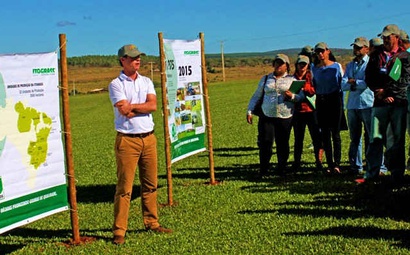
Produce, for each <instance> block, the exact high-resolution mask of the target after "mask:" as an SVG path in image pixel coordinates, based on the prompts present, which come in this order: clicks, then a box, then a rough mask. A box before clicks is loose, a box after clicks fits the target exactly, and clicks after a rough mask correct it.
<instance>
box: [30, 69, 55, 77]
mask: <svg viewBox="0 0 410 255" xmlns="http://www.w3.org/2000/svg"><path fill="white" fill-rule="evenodd" d="M55 73H56V69H55V68H54V67H45V68H33V74H36V75H49V74H55Z"/></svg>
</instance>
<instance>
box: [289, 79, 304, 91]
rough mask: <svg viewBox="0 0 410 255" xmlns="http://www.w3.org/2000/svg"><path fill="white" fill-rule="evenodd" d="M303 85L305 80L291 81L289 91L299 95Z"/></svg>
mask: <svg viewBox="0 0 410 255" xmlns="http://www.w3.org/2000/svg"><path fill="white" fill-rule="evenodd" d="M303 85H305V80H298V81H293V82H292V84H291V85H290V88H289V91H290V92H292V93H293V94H297V93H299V91H300V89H301V88H302V87H303Z"/></svg>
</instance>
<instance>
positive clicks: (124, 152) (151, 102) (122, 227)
mask: <svg viewBox="0 0 410 255" xmlns="http://www.w3.org/2000/svg"><path fill="white" fill-rule="evenodd" d="M143 55H145V54H144V53H142V52H140V51H139V50H138V48H137V47H136V46H135V45H132V44H130V45H125V46H123V47H121V48H120V49H119V50H118V58H119V62H120V64H121V66H122V67H123V70H122V72H121V73H120V75H119V76H118V77H117V78H116V79H114V80H113V81H112V82H111V83H110V85H109V93H110V99H111V102H112V104H113V106H114V115H115V120H114V122H115V129H116V130H117V136H116V140H115V157H116V161H117V179H118V180H117V186H116V192H115V196H114V225H113V232H114V239H113V243H115V244H123V243H124V237H125V232H126V230H127V225H128V213H129V208H130V201H131V193H132V186H133V182H134V176H135V170H136V168H137V165H138V169H139V179H140V182H141V204H142V213H143V220H144V225H145V229H146V230H151V231H153V232H159V233H169V232H171V230H170V229H166V228H163V227H161V226H160V225H159V223H158V212H157V148H156V146H157V140H156V137H155V135H154V122H153V118H152V115H151V112H153V111H155V110H156V109H157V99H156V93H155V90H154V84H153V83H152V81H151V80H150V79H149V78H147V77H145V76H142V75H140V74H139V73H138V70H139V68H140V64H141V56H143Z"/></svg>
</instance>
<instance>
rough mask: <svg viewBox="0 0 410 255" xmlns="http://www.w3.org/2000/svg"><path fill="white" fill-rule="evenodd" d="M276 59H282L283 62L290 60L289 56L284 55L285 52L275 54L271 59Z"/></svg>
mask: <svg viewBox="0 0 410 255" xmlns="http://www.w3.org/2000/svg"><path fill="white" fill-rule="evenodd" d="M277 59H280V60H282V61H283V62H285V63H288V64H290V62H289V57H288V56H286V55H285V54H282V53H279V54H277V55H276V56H275V59H274V60H273V61H275V60H277Z"/></svg>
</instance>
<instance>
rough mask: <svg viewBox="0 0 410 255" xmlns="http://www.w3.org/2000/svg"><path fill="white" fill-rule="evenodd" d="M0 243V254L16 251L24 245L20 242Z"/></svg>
mask: <svg viewBox="0 0 410 255" xmlns="http://www.w3.org/2000/svg"><path fill="white" fill-rule="evenodd" d="M0 245H1V250H0V255H3V254H9V253H11V252H13V251H17V250H19V249H21V248H23V247H24V245H21V244H2V243H0Z"/></svg>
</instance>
